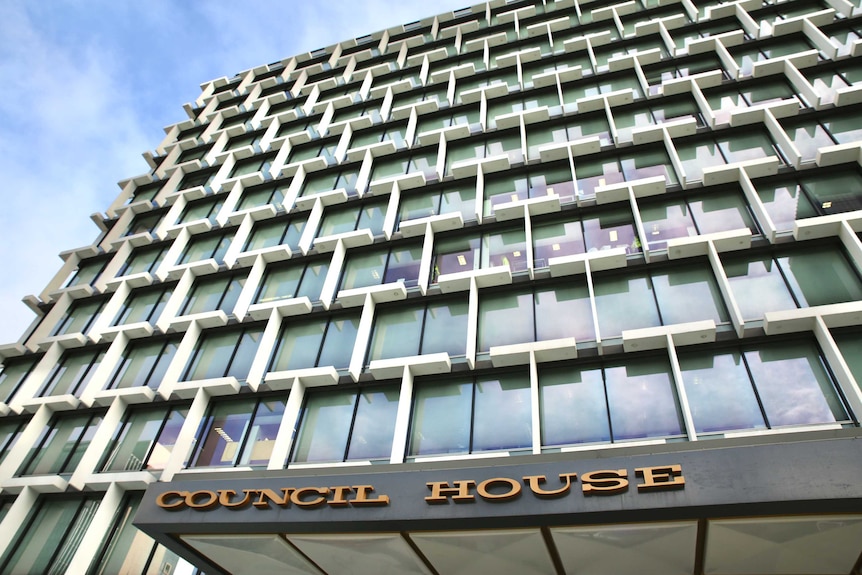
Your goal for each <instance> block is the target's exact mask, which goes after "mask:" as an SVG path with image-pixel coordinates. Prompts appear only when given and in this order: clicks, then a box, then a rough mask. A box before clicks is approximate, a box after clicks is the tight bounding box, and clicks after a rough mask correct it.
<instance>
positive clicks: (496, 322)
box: [478, 278, 596, 351]
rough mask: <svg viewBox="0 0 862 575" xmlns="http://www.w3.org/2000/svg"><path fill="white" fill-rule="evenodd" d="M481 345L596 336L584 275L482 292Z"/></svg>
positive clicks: (485, 347)
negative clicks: (551, 284)
mask: <svg viewBox="0 0 862 575" xmlns="http://www.w3.org/2000/svg"><path fill="white" fill-rule="evenodd" d="M478 334H479V335H478V337H479V341H478V349H479V351H488V350H489V349H491V347H494V346H499V345H510V344H515V343H529V342H534V341H544V340H553V339H562V338H566V337H574V338H575V340H576V341H585V340H587V341H591V340H595V339H596V335H595V328H594V327H593V313H592V308H591V306H590V294H589V291H588V289H587V284H586V280H585V279H584V278H572V279H571V281H570V282H567V284H566V285H560V286H556V287H549V288H534V289H532V290H524V289H520V290H514V291H513V290H507V291H502V292H489V293H482V294H480V299H479V328H478Z"/></svg>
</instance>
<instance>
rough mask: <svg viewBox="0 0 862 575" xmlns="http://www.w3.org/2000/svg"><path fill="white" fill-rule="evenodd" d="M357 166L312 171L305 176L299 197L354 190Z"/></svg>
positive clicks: (357, 172)
mask: <svg viewBox="0 0 862 575" xmlns="http://www.w3.org/2000/svg"><path fill="white" fill-rule="evenodd" d="M358 176H359V167H358V166H351V167H347V168H344V169H341V170H339V169H330V170H324V171H322V172H312V173H310V174H308V175H306V177H305V181H304V182H303V184H302V190H301V191H300V192H299V195H300V197H307V196H311V195H314V194H318V193H321V192H331V191H333V190H340V189H343V190H346V191H347V193H348V194H351V193H352V192H354V191H356V180H357V178H358Z"/></svg>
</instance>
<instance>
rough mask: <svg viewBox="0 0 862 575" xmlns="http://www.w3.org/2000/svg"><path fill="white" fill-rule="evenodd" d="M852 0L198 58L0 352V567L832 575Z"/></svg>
mask: <svg viewBox="0 0 862 575" xmlns="http://www.w3.org/2000/svg"><path fill="white" fill-rule="evenodd" d="M860 14H862V11H860V7H859V5H858V0H857V2H856V3H854V2H851V1H848V0H820V1H818V2H803V1H801V0H789V1H786V2H771V1H768V0H767V1H763V2H761V1H760V0H740V1H734V2H723V3H717V2H713V3H710V2H703V3H695V2H693V1H692V0H667V1H666V0H629V1H619V0H596V1H594V2H587V1H579V0H562V1H559V2H552V1H550V0H520V1H514V2H505V1H504V0H491V1H489V2H487V3H483V4H477V5H474V6H472V7H468V8H465V9H463V10H459V11H457V12H450V13H446V14H441V15H438V16H433V17H429V18H425V19H422V20H419V21H416V22H412V23H409V24H405V25H403V26H398V27H395V28H391V29H388V30H384V31H381V32H375V33H372V34H369V35H368V36H364V37H361V38H356V39H353V40H347V41H344V42H341V43H339V44H336V45H333V46H328V47H325V48H322V49H319V50H315V51H313V52H309V53H305V54H301V55H298V56H294V57H289V58H286V59H284V60H279V61H276V62H273V63H271V64H267V65H262V66H259V67H257V68H254V69H252V70H247V71H244V72H241V73H239V74H237V75H235V76H233V77H224V78H219V79H217V80H214V81H210V82H206V83H205V84H203V85H202V92H201V94H200V96H199V97H198V98H197V99H196V100H195V101H194V102H193V103H191V104H189V105H187V106H186V110H185V111H186V113H187V114H188V119H186V120H184V121H182V122H179V123H177V124H175V125H172V126H170V127H168V128H167V129H166V136H165V138H164V140H163V141H162V142H161V143H160V144H159V145H158V146H157V147H156V148H155V151H154V152H153V153H149V154H147V159H148V161H149V163H150V165H151V170H150V171H149V172H148V173H146V174H143V175H139V176H136V177H133V178H131V179H129V180H127V181H123V182H121V183H120V186H121V188H122V191H121V192H120V194H119V195H118V196H117V198H116V200H115V201H114V202H113V203H112V204H111V205H110V206H107V208H106V209H105V211H104V213H103V214H101V215H99V216H98V217H96V218H95V220H96V221H97V222H98V224H99V226H100V232H99V236H98V238H97V239H96V240H95V241H94V243H93V244H92V245H88V246H83V247H80V248H76V249H72V250H69V251H65V252H63V253H62V254H61V255H62V257H63V260H64V263H63V265H62V268H61V269H60V270H59V271H58V273H57V275H56V277H55V278H54V279H53V280H52V281H51V283H50V284H49V285H48V286H46V288H45V290H44V291H43V292H42V293H40V294H38V295H37V296H30V297H28V298H26V299H25V301H27V303H29V304H30V305H31V307H33V309H34V310H35V311H36V313H37V314H38V316H39V319H38V320H37V321H36V322H35V323H34V324H33V326H32V327H31V328H30V329H29V330H28V331H27V333H25V334H24V335H23V336H22V337H21V339H20V340H19V341H18V342H16V343H13V344H9V345H6V346H3V347H2V348H0V354H2V358H3V360H2V362H3V371H2V376H0V415H2V417H0V449H2V455H0V457H2V460H0V521H2V522H0V530H2V532H3V533H4V534H6V536H4V537H3V538H2V541H0V572H2V573H93V574H114V573H129V574H139V573H159V574H169V573H193V572H196V570H201V571H203V572H206V573H207V574H209V575H214V574H217V573H234V574H240V573H255V574H257V573H325V574H328V575H338V574H340V573H374V574H376V573H424V574H434V573H437V574H439V575H447V574H461V573H500V574H518V575H523V574H570V575H571V574H579V575H580V574H607V573H638V574H639V575H643V574H652V573H655V574H661V575H669V574H676V573H679V574H701V573H713V574H737V573H738V574H748V575H786V574H790V573H793V574H803V573H804V574H817V575H823V574H833V573H841V574H851V573H853V574H858V573H859V572H860V552H862V481H860V477H862V447H860V446H862V442H860V441H859V439H860V437H862V434H860V429H859V419H860V417H862V391H860V387H859V383H858V382H859V381H862V331H860V329H859V326H860V325H862V276H860V270H862V242H860V238H859V235H858V232H859V231H860V230H862V212H860V211H859V209H860V207H862V105H860V102H862V84H860V82H862V55H860V54H862V47H860V41H859V38H860V37H862V31H860V30H862V18H860Z"/></svg>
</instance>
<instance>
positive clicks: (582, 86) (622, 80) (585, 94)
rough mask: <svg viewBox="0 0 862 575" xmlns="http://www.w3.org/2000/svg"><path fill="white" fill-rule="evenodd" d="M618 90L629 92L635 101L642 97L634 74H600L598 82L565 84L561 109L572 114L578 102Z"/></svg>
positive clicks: (583, 81) (586, 81)
mask: <svg viewBox="0 0 862 575" xmlns="http://www.w3.org/2000/svg"><path fill="white" fill-rule="evenodd" d="M611 55H612V54H611V53H608V54H607V56H608V57H609V56H611ZM597 59H598V58H597ZM599 66H600V67H601V64H599ZM619 90H631V91H632V94H633V97H634V98H635V99H637V98H642V97H643V90H642V89H641V86H640V82H639V81H638V78H637V76H636V75H635V74H634V72H628V71H627V72H622V73H614V74H602V75H601V76H600V77H599V79H598V80H595V79H586V80H579V81H576V82H571V83H568V84H565V85H564V87H563V107H564V109H565V110H566V111H567V112H574V111H575V109H576V108H577V101H578V100H581V99H583V98H591V97H595V96H599V95H601V94H610V93H611V92H617V91H619Z"/></svg>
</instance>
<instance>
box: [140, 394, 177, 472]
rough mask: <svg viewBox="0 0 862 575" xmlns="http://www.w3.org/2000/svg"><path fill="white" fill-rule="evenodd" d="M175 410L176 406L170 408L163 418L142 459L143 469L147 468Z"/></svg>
mask: <svg viewBox="0 0 862 575" xmlns="http://www.w3.org/2000/svg"><path fill="white" fill-rule="evenodd" d="M173 412H174V408H173V407H171V408H169V409H168V411H167V413H165V416H164V417H163V418H162V423H161V425H159V429H158V430H157V431H156V434H155V435H154V436H153V439H152V441H150V446H149V447H148V448H147V452H146V454H145V455H144V458H143V460H142V461H141V470H143V469H146V468H147V462H148V461H149V460H150V456H152V454H153V450H154V449H155V448H156V444H157V443H158V442H159V436H160V435H161V434H162V431H164V430H165V427H166V426H167V425H168V420H169V419H170V418H171V414H172V413H173Z"/></svg>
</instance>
